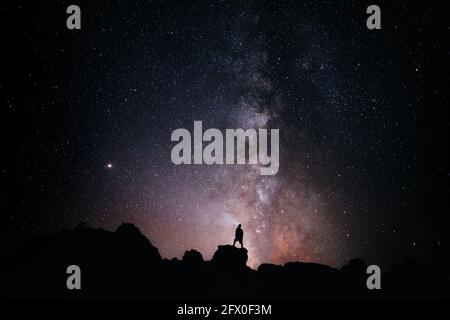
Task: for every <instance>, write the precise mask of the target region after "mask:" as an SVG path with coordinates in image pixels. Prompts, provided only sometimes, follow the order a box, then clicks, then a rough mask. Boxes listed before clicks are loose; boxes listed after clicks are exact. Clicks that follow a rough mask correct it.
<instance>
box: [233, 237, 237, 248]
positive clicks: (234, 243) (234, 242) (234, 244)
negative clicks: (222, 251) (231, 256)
mask: <svg viewBox="0 0 450 320" xmlns="http://www.w3.org/2000/svg"><path fill="white" fill-rule="evenodd" d="M236 240H237V239H234V241H233V247H235V246H236Z"/></svg>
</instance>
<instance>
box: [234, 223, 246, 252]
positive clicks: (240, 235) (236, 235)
mask: <svg viewBox="0 0 450 320" xmlns="http://www.w3.org/2000/svg"><path fill="white" fill-rule="evenodd" d="M243 239H244V231H243V230H242V228H241V225H238V227H237V228H236V232H235V233H234V242H233V247H234V246H235V245H236V242H239V243H240V244H241V248H243V247H244V242H243V241H244V240H243Z"/></svg>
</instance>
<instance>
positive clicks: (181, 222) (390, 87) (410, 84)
mask: <svg viewBox="0 0 450 320" xmlns="http://www.w3.org/2000/svg"><path fill="white" fill-rule="evenodd" d="M77 4H78V5H79V6H80V7H81V10H82V17H83V18H82V19H83V21H82V28H81V30H76V31H74V30H68V29H67V28H66V24H65V18H66V16H65V9H66V8H65V7H64V6H63V5H62V4H58V3H56V2H55V3H51V4H50V3H49V4H42V5H41V3H40V2H39V3H30V4H12V5H11V8H6V7H5V8H4V7H3V6H2V8H1V9H2V11H5V12H6V11H7V12H8V14H7V15H6V18H5V22H6V24H7V27H6V28H5V29H7V30H8V31H9V32H8V34H7V35H5V36H6V39H5V40H4V42H5V43H8V49H9V50H6V54H7V55H8V56H7V58H5V59H4V61H6V62H7V63H6V65H5V66H4V68H2V74H4V75H5V81H2V85H1V87H0V89H1V90H2V93H3V92H6V95H3V96H6V98H5V99H4V110H5V111H6V113H7V115H6V116H5V117H4V122H5V123H4V124H2V127H4V128H6V131H7V132H9V133H10V134H9V135H8V137H7V141H6V144H5V146H6V151H5V152H4V154H5V157H6V161H7V164H8V165H7V166H5V167H4V168H3V169H2V177H3V178H4V180H5V181H6V184H7V188H5V189H6V190H7V193H6V196H5V201H2V212H5V214H2V215H1V216H0V219H1V223H0V249H2V250H3V249H5V250H7V249H10V248H13V247H15V246H17V245H18V244H19V243H20V242H21V241H23V240H26V239H29V238H31V237H33V236H36V235H44V234H49V233H54V232H57V231H58V230H61V228H73V227H75V226H76V225H77V224H78V223H79V222H80V221H84V222H86V223H87V224H88V225H90V226H92V227H96V228H106V229H110V230H114V229H116V228H117V227H118V226H119V225H120V224H121V223H122V222H124V221H125V222H132V223H135V224H136V225H137V226H138V227H139V228H140V230H142V232H143V233H144V234H145V235H146V236H147V237H148V238H149V239H150V240H151V242H152V243H153V244H154V245H155V246H156V247H158V249H159V251H160V253H161V254H162V256H164V257H165V258H172V257H178V258H180V257H182V256H183V253H184V251H185V250H188V249H196V250H198V251H200V252H201V253H202V254H203V256H204V258H205V259H209V258H211V257H212V255H213V253H214V251H215V250H216V248H217V246H218V245H221V244H227V243H228V244H231V243H232V241H233V237H234V230H235V228H236V226H237V225H238V224H242V226H243V230H244V245H245V247H246V248H247V249H248V253H249V265H251V266H252V267H255V268H256V267H257V266H258V265H259V264H261V263H265V262H269V263H277V264H283V263H286V262H288V261H297V260H299V261H311V262H318V263H325V264H329V265H332V266H336V267H339V266H341V265H343V264H345V263H346V262H347V261H348V260H349V259H352V258H355V257H360V258H363V259H365V260H366V261H367V262H374V263H376V264H380V265H383V264H392V263H396V262H398V259H400V258H403V257H406V256H413V257H416V258H419V259H426V258H430V257H432V256H435V255H437V256H442V255H444V254H443V252H444V249H443V248H444V247H445V245H448V241H449V240H448V223H446V222H447V221H446V219H448V214H447V213H448V210H446V209H442V208H445V206H446V207H447V208H448V197H447V193H448V190H449V188H448V177H449V175H448V161H447V159H442V158H443V156H442V154H441V152H440V151H441V149H442V146H447V145H448V143H447V142H439V141H440V139H442V138H443V137H447V138H448V130H447V131H446V132H445V133H444V134H441V133H438V132H435V131H433V130H437V128H439V124H441V125H444V124H445V126H446V128H448V123H447V122H448V121H447V120H448V92H447V91H448V90H447V89H448V88H447V83H448V81H440V80H442V79H444V78H445V77H446V76H447V72H446V68H444V67H443V65H445V61H444V60H445V59H442V57H441V56H440V53H444V54H443V55H442V56H446V55H447V47H446V46H445V45H444V44H445V43H446V42H445V41H442V39H440V36H441V35H440V33H439V32H437V30H447V26H442V25H441V24H443V23H444V21H446V19H445V18H442V17H441V18H439V16H440V15H441V11H442V12H444V11H445V10H437V9H433V8H432V7H430V6H427V7H425V8H418V4H416V5H414V6H412V5H410V4H408V3H392V4H389V5H388V4H384V5H383V6H381V10H382V12H383V14H382V16H383V19H384V20H383V23H382V29H381V30H375V31H374V30H368V29H367V27H366V18H367V14H366V9H367V8H366V4H363V3H361V4H358V3H356V2H353V1H352V2H345V1H338V2H337V1H323V2H320V3H319V2H318V1H302V2H300V1H295V2H293V3H288V2H280V1H274V2H270V1H267V2H266V1H242V2H233V3H231V1H230V2H229V1H207V2H204V3H203V4H201V3H195V4H194V3H192V2H190V1H189V2H179V3H166V2H161V3H160V2H158V1H133V3H131V2H119V1H117V2H114V1H112V2H111V3H110V4H109V5H105V4H102V3H100V2H98V3H97V2H96V3H92V2H84V1H80V2H79V3H77ZM5 5H6V4H5ZM8 6H9V5H8ZM447 60H448V59H447ZM447 62H448V61H447ZM445 79H446V78H445ZM441 83H445V85H441ZM427 112H429V113H430V114H427ZM442 114H443V115H442ZM441 115H442V116H441ZM446 115H447V116H446ZM196 120H198V121H202V123H203V128H204V129H206V128H218V129H220V130H222V132H224V131H223V130H224V129H226V128H232V129H236V128H243V129H247V128H255V129H258V128H269V129H271V128H273V129H279V130H280V167H279V172H278V173H277V174H276V175H273V176H262V175H261V174H260V172H259V166H258V165H179V166H177V165H174V164H173V163H172V161H171V158H170V154H171V149H172V147H173V146H174V142H172V141H171V134H172V132H173V131H174V130H175V129H177V128H186V129H188V130H190V131H191V130H193V123H194V121H196ZM2 121H3V117H2ZM434 122H440V123H437V124H435V123H434ZM191 132H192V131H191ZM436 145H437V147H435V146H436ZM423 149H425V150H423ZM445 149H448V148H445ZM434 180H438V181H440V182H446V183H447V185H445V186H442V184H443V183H432V181H434Z"/></svg>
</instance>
